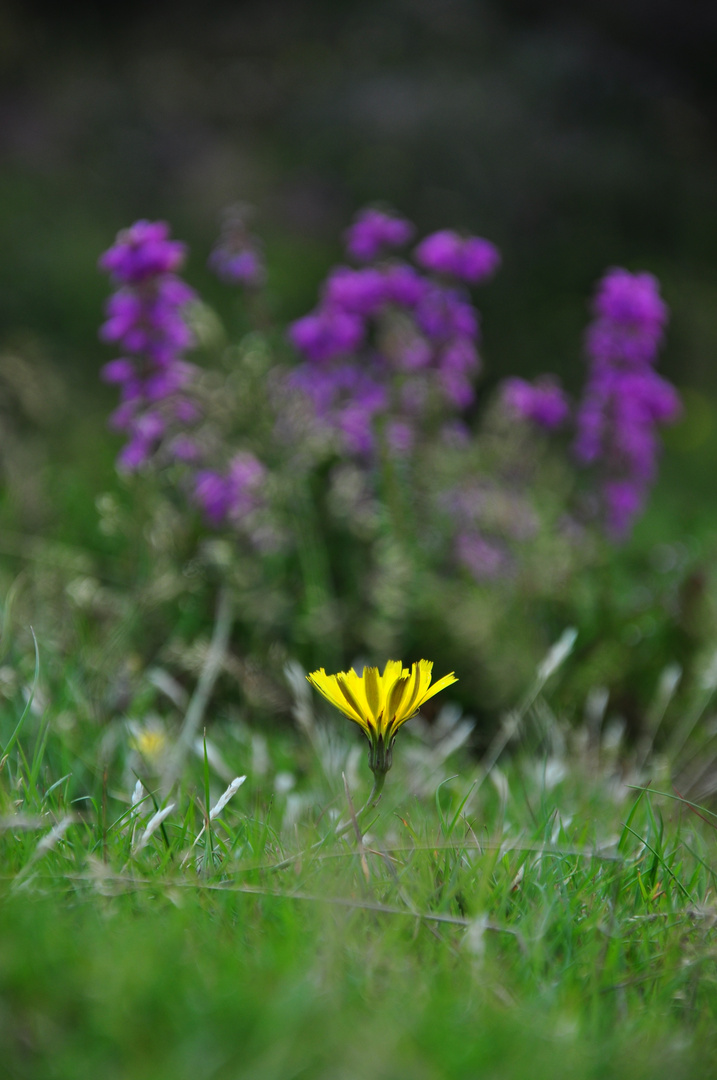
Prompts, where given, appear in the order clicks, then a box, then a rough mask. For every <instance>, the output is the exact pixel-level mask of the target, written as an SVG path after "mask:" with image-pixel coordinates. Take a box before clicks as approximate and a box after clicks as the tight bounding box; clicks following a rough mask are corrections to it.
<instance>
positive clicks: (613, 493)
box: [574, 269, 680, 539]
mask: <svg viewBox="0 0 717 1080" xmlns="http://www.w3.org/2000/svg"><path fill="white" fill-rule="evenodd" d="M593 310H594V312H595V319H594V320H593V322H592V323H591V325H590V326H589V327H588V330H587V333H586V352H587V355H588V360H589V363H590V373H589V376H588V382H587V386H586V389H585V394H584V396H583V400H582V402H581V404H580V408H579V411H578V416H577V432H576V439H575V445H574V452H575V456H576V458H577V459H578V461H580V462H581V463H582V464H584V465H595V466H597V467H598V468H599V470H600V473H601V475H602V496H603V504H604V508H605V518H606V527H607V530H608V532H609V533H610V534H611V535H612V536H613V537H614V538H615V539H620V538H622V537H624V536H625V535H626V534H627V533H628V532H629V530H630V527H631V525H632V523H633V521H634V518H635V517H636V516H637V514H638V513H639V511H640V510H641V508H642V506H643V505H644V502H645V499H646V496H647V492H648V490H649V487H650V485H651V483H652V482H653V480H654V478H655V473H656V469H657V455H658V452H659V442H658V439H657V434H656V430H655V428H656V425H657V424H665V423H669V422H671V421H673V420H675V419H676V417H677V416H678V415H679V411H680V401H679V397H678V394H677V392H676V390H675V389H674V387H673V386H671V385H670V383H668V382H666V381H665V380H664V379H662V378H660V376H659V375H657V374H656V373H655V371H654V370H653V364H654V363H655V360H656V358H657V350H658V347H659V345H660V343H661V341H662V337H663V333H664V326H665V323H666V322H667V318H668V310H667V306H666V305H665V303H664V301H663V300H662V298H661V297H660V294H659V285H658V282H657V280H656V279H655V278H654V277H653V276H652V275H651V274H631V273H629V272H628V271H627V270H621V269H612V270H609V271H608V273H607V274H606V275H605V277H604V278H603V279H602V281H601V282H600V283H599V285H598V289H597V293H596V298H595V301H594V304H593Z"/></svg>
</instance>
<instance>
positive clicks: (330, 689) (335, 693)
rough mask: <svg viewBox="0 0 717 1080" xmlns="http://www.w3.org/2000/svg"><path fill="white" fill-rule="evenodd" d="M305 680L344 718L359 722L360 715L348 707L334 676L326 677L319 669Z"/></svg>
mask: <svg viewBox="0 0 717 1080" xmlns="http://www.w3.org/2000/svg"><path fill="white" fill-rule="evenodd" d="M306 678H307V679H308V680H309V682H310V683H311V685H312V686H314V687H315V688H316V689H317V690H318V691H319V693H320V694H323V696H324V697H325V698H326V700H327V701H330V702H331V704H332V705H335V706H336V708H337V709H340V710H341V712H342V713H344V715H345V716H348V718H349V719H350V720H355V721H356V722H357V723H360V722H361V721H360V719H359V715H360V714H359V713H358V712H357V711H356V710H355V709H353V708H351V706H349V704H348V702H347V700H346V697H345V695H344V694H343V693H342V692H341V687H340V686H339V682H338V678H337V676H336V675H327V674H326V672H325V671H324V669H323V668H319V670H318V671H313V672H312V673H311V675H307V676H306Z"/></svg>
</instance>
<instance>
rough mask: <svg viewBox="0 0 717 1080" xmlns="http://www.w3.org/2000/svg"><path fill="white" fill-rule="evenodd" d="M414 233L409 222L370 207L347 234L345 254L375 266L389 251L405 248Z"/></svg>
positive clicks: (361, 213) (359, 215) (357, 218)
mask: <svg viewBox="0 0 717 1080" xmlns="http://www.w3.org/2000/svg"><path fill="white" fill-rule="evenodd" d="M413 233H414V227H413V225H412V224H411V222H410V221H406V220H405V219H404V218H399V217H393V216H392V215H390V214H384V213H383V212H382V211H381V210H373V209H371V208H370V207H369V208H367V209H365V210H361V211H360V212H359V214H358V215H357V217H356V220H355V221H354V223H353V225H351V226H349V228H348V229H347V230H346V233H345V240H346V251H347V253H348V254H349V255H350V256H351V258H353V259H356V260H357V262H372V261H373V260H374V259H376V258H378V256H379V255H382V254H383V253H384V252H385V251H386V249H391V248H399V247H403V245H404V244H407V243H408V241H409V240H410V239H411V237H412V236H413Z"/></svg>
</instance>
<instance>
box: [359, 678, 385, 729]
mask: <svg viewBox="0 0 717 1080" xmlns="http://www.w3.org/2000/svg"><path fill="white" fill-rule="evenodd" d="M363 688H364V693H365V694H366V704H367V705H368V708H369V713H370V715H371V719H372V720H373V722H374V724H375V723H376V721H377V720H378V717H379V716H380V715H381V713H382V712H383V684H382V681H381V676H380V675H379V673H378V668H376V667H365V668H364V669H363Z"/></svg>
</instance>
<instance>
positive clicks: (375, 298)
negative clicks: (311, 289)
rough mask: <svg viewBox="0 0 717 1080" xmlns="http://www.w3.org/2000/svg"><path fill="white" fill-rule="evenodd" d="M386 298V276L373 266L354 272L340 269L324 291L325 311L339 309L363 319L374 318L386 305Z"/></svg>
mask: <svg viewBox="0 0 717 1080" xmlns="http://www.w3.org/2000/svg"><path fill="white" fill-rule="evenodd" d="M387 296H388V290H387V288H386V279H385V277H384V275H383V274H382V273H381V271H380V270H375V269H373V268H372V267H366V268H365V269H362V270H352V269H350V268H349V267H348V266H337V267H335V268H334V269H333V270H332V271H331V273H330V274H329V276H328V278H327V279H326V282H325V283H324V288H323V304H324V305H325V307H326V308H334V309H336V308H339V309H340V310H341V311H347V312H349V313H350V314H352V315H359V316H361V317H362V318H367V317H369V316H371V315H375V314H376V312H377V311H379V310H380V308H381V307H382V306H383V305H384V304H385V302H386V300H387Z"/></svg>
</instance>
